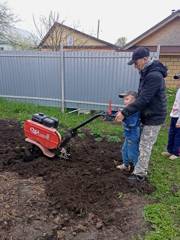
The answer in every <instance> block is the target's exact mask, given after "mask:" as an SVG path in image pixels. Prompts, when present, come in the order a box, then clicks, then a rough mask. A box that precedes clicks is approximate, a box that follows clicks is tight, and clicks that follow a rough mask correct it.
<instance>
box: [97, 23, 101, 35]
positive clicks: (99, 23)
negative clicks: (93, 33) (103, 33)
mask: <svg viewBox="0 0 180 240" xmlns="http://www.w3.org/2000/svg"><path fill="white" fill-rule="evenodd" d="M99 25H100V20H98V28H97V38H99Z"/></svg>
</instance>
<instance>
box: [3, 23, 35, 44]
mask: <svg viewBox="0 0 180 240" xmlns="http://www.w3.org/2000/svg"><path fill="white" fill-rule="evenodd" d="M6 32H7V34H6V33H5V34H4V35H1V36H0V43H3V44H5V43H11V35H12V34H18V35H20V36H21V38H22V39H26V38H30V37H33V38H35V40H36V41H37V42H39V39H38V37H37V36H35V35H34V34H32V33H30V32H29V31H27V30H24V29H21V28H15V27H10V28H8V29H7V30H6Z"/></svg>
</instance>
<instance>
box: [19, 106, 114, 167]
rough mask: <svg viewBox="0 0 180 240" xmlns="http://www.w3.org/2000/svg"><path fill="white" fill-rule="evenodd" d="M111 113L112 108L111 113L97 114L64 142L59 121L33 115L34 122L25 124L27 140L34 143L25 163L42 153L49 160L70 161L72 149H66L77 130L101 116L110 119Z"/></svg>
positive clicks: (30, 121)
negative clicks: (59, 130)
mask: <svg viewBox="0 0 180 240" xmlns="http://www.w3.org/2000/svg"><path fill="white" fill-rule="evenodd" d="M109 106H110V105H109ZM111 113H112V111H111V106H110V109H109V111H107V112H103V113H100V114H97V115H95V116H93V117H92V118H90V119H89V120H87V121H85V122H84V123H82V124H80V125H79V126H77V127H75V128H73V129H72V130H71V131H70V133H68V134H67V137H66V139H65V140H64V141H63V142H62V139H61V135H60V133H59V132H58V130H57V127H58V124H59V120H58V119H56V118H53V117H51V118H49V117H48V116H47V115H44V114H43V113H36V114H33V115H32V120H27V121H26V122H25V123H24V133H25V135H26V137H27V138H26V139H25V140H26V141H27V142H30V143H32V148H31V149H30V150H28V149H25V156H24V158H23V161H25V162H29V161H32V160H34V159H35V158H38V157H39V156H40V154H42V153H43V154H44V155H46V156H47V157H49V158H52V157H54V156H58V157H60V158H64V159H69V157H70V147H67V148H66V149H65V148H64V147H65V146H66V144H67V143H68V142H69V140H70V139H71V138H72V137H74V136H75V135H76V133H77V129H79V128H81V127H83V126H84V125H86V124H87V123H89V122H91V121H93V120H94V119H96V118H98V117H100V116H105V117H106V118H108V116H110V115H111Z"/></svg>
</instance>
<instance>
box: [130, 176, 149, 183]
mask: <svg viewBox="0 0 180 240" xmlns="http://www.w3.org/2000/svg"><path fill="white" fill-rule="evenodd" d="M129 180H130V181H132V182H137V183H144V182H145V177H140V176H139V175H136V174H133V175H132V176H130V177H129Z"/></svg>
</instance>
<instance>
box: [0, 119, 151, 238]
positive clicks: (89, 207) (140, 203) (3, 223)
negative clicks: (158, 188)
mask: <svg viewBox="0 0 180 240" xmlns="http://www.w3.org/2000/svg"><path fill="white" fill-rule="evenodd" d="M109 124H111V123H109ZM82 132H83V133H85V134H86V137H85V139H81V138H80V137H78V136H77V135H76V136H75V137H74V138H72V139H71V140H70V142H69V144H68V145H70V147H71V152H70V153H71V157H70V159H69V160H67V161H65V160H62V159H59V158H57V157H54V158H53V159H49V158H47V157H44V156H41V157H39V158H38V159H35V160H33V161H32V162H23V161H22V159H23V155H24V150H23V147H24V146H25V147H27V148H29V147H31V145H30V144H29V143H28V142H26V141H25V135H24V130H23V128H22V126H21V124H20V122H19V121H17V120H15V119H8V120H0V136H1V138H0V186H1V188H0V239H2V240H5V239H6V240H11V239H12V240H20V239H23V240H38V239H39V240H42V239H45V240H57V239H63V240H78V239H81V240H113V239H118V240H119V239H121V240H130V239H133V237H134V238H135V237H136V238H137V239H139V238H140V236H141V238H144V236H145V233H146V232H147V231H149V230H151V227H150V224H149V223H147V222H145V221H144V219H143V218H142V215H141V213H142V211H143V209H144V206H145V205H147V204H148V203H150V202H148V201H147V200H146V199H145V198H144V197H143V194H147V195H150V194H151V193H152V192H153V191H154V188H153V187H152V186H151V185H150V183H149V182H148V180H146V182H145V183H144V184H136V183H132V182H130V181H128V176H130V174H131V173H127V172H123V171H120V170H119V169H117V168H116V164H117V162H118V164H122V156H121V147H122V144H123V137H122V141H121V142H120V143H112V142H108V141H107V139H106V137H104V138H103V140H102V141H101V142H96V141H95V140H94V136H93V135H91V133H90V132H89V130H87V129H85V128H83V129H82ZM11 159H17V160H19V162H18V163H11Z"/></svg>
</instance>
